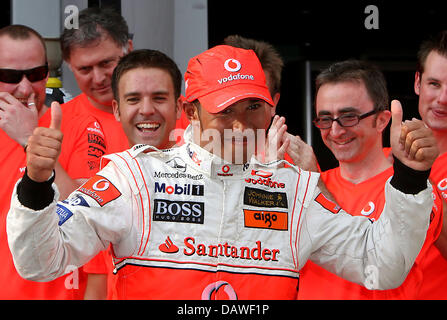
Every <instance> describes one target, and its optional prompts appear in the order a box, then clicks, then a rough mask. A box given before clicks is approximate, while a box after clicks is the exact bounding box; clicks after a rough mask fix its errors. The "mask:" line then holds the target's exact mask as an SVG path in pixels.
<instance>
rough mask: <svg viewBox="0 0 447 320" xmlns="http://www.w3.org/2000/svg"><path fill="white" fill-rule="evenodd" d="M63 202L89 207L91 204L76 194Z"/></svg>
mask: <svg viewBox="0 0 447 320" xmlns="http://www.w3.org/2000/svg"><path fill="white" fill-rule="evenodd" d="M62 202H63V203H66V204H68V205H70V206H83V207H87V208H89V207H90V206H89V205H88V203H87V201H86V200H85V199H84V198H83V197H81V196H80V195H75V196H73V197H71V198H68V199H66V200H64V201H62Z"/></svg>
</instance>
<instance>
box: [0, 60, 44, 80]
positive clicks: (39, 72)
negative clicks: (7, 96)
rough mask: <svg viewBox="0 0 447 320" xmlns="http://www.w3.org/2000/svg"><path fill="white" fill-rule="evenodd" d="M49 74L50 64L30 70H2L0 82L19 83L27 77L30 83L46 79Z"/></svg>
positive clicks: (0, 70) (0, 71)
mask: <svg viewBox="0 0 447 320" xmlns="http://www.w3.org/2000/svg"><path fill="white" fill-rule="evenodd" d="M47 74H48V63H45V65H43V66H39V67H36V68H32V69H28V70H15V69H0V82H4V83H19V82H20V81H22V79H23V76H26V77H27V78H28V80H29V81H30V82H36V81H40V80H43V79H45V77H46V76H47Z"/></svg>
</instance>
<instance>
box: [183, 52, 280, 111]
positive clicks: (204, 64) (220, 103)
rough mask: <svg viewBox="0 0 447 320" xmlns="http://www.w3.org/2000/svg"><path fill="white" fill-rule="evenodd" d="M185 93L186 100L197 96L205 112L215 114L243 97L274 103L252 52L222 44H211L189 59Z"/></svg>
mask: <svg viewBox="0 0 447 320" xmlns="http://www.w3.org/2000/svg"><path fill="white" fill-rule="evenodd" d="M185 96H186V101H188V102H193V101H194V100H196V99H199V101H200V104H201V105H202V106H203V107H204V108H205V109H206V110H207V111H208V112H209V113H218V112H220V111H222V110H224V109H225V108H227V107H229V106H230V105H232V104H234V103H236V102H238V101H240V100H242V99H247V98H258V99H262V100H264V101H265V102H267V103H268V104H270V105H271V106H273V104H274V103H273V100H272V97H271V95H270V92H269V90H268V88H267V85H266V81H265V75H264V71H263V70H262V66H261V63H260V62H259V59H258V57H257V56H256V54H255V53H254V51H253V50H245V49H240V48H235V47H231V46H226V45H219V46H216V47H213V48H211V49H209V50H207V51H205V52H203V53H201V54H199V55H197V56H195V57H194V58H191V59H190V60H189V63H188V68H187V70H186V73H185Z"/></svg>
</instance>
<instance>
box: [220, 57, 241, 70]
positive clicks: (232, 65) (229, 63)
mask: <svg viewBox="0 0 447 320" xmlns="http://www.w3.org/2000/svg"><path fill="white" fill-rule="evenodd" d="M241 67H242V66H241V63H240V62H239V61H237V60H236V59H231V58H230V59H228V60H226V61H225V63H224V68H225V70H227V71H230V72H237V71H239V70H241Z"/></svg>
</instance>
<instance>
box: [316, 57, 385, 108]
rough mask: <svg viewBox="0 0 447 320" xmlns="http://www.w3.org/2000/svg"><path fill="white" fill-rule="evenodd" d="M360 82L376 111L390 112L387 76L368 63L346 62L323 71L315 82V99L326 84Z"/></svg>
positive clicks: (338, 63) (359, 61)
mask: <svg viewBox="0 0 447 320" xmlns="http://www.w3.org/2000/svg"><path fill="white" fill-rule="evenodd" d="M350 81H351V82H359V83H363V84H364V85H365V88H366V91H367V92H368V95H369V97H370V98H371V100H372V101H373V103H374V109H375V110H388V109H389V97H388V90H387V86H386V80H385V76H384V75H383V73H382V71H380V70H379V68H378V67H377V66H376V65H374V64H372V63H370V62H366V61H361V60H346V61H341V62H336V63H334V64H332V65H330V66H329V67H328V68H326V69H325V70H323V71H322V72H321V73H320V74H319V75H318V76H317V78H316V80H315V86H316V88H315V97H316V96H317V94H318V90H319V89H320V87H321V86H322V85H324V84H335V83H340V82H350Z"/></svg>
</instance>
